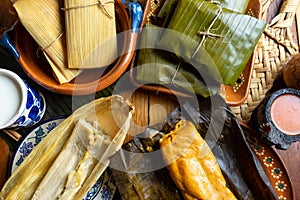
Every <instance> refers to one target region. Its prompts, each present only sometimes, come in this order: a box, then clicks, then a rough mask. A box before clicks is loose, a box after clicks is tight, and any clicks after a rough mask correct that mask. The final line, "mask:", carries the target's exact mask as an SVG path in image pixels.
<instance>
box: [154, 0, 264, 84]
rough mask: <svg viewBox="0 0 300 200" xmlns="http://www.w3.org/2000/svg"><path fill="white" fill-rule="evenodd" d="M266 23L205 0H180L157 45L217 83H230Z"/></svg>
mask: <svg viewBox="0 0 300 200" xmlns="http://www.w3.org/2000/svg"><path fill="white" fill-rule="evenodd" d="M265 26H266V23H265V22H263V21H261V20H258V19H256V18H254V17H251V16H248V15H244V14H240V13H237V12H234V11H231V10H228V9H225V8H223V9H221V7H220V6H218V5H215V4H212V3H210V2H206V1H201V0H198V1H192V0H181V1H180V2H179V3H178V6H177V8H176V12H175V14H174V15H173V17H172V19H171V21H170V24H169V26H168V29H167V31H165V32H164V33H163V35H162V38H161V40H160V41H159V42H158V47H159V48H162V49H165V50H167V51H170V52H173V53H175V54H176V55H177V56H178V57H180V58H181V59H183V60H185V61H186V62H189V63H191V64H192V65H193V66H195V67H196V68H197V70H199V71H201V70H202V67H203V65H204V66H205V68H207V70H208V71H209V73H210V75H211V76H212V77H213V78H214V79H215V80H217V81H218V82H220V83H223V84H226V85H233V84H234V83H235V82H236V80H237V79H238V77H239V75H240V73H241V72H242V70H243V69H244V67H245V65H246V64H247V62H248V60H249V58H250V56H251V54H252V52H253V51H254V48H255V46H256V44H257V42H258V40H259V38H260V36H261V34H262V32H263V30H264V29H265Z"/></svg>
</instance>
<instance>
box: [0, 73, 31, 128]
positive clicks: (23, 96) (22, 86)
mask: <svg viewBox="0 0 300 200" xmlns="http://www.w3.org/2000/svg"><path fill="white" fill-rule="evenodd" d="M0 74H1V75H5V76H7V77H8V78H10V79H12V80H13V81H14V82H15V83H16V84H17V86H18V87H19V88H20V91H21V104H20V106H19V108H18V111H17V112H16V113H15V115H14V116H13V117H12V118H11V119H9V120H8V121H7V122H6V123H3V124H0V129H5V128H9V127H10V126H11V125H13V124H14V123H15V122H16V121H17V119H19V117H20V116H21V115H22V114H23V111H24V108H25V105H26V101H27V97H26V94H27V92H26V90H27V88H26V85H25V83H24V81H23V80H22V79H21V78H20V77H19V76H18V75H17V74H16V73H14V72H12V71H10V70H7V69H3V68H0Z"/></svg>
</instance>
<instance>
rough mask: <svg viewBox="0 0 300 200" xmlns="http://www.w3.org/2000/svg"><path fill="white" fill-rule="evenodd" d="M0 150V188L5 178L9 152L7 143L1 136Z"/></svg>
mask: <svg viewBox="0 0 300 200" xmlns="http://www.w3.org/2000/svg"><path fill="white" fill-rule="evenodd" d="M0 152H1V153H0V188H2V187H3V185H4V183H5V181H6V178H7V172H8V164H9V155H10V152H9V147H8V145H7V144H6V142H5V141H4V140H3V139H2V138H1V137H0Z"/></svg>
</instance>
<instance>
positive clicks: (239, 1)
mask: <svg viewBox="0 0 300 200" xmlns="http://www.w3.org/2000/svg"><path fill="white" fill-rule="evenodd" d="M179 1H180V0H166V1H165V3H164V4H163V6H162V7H161V9H160V11H159V13H158V17H159V18H160V19H163V21H164V25H167V23H168V22H169V20H170V18H171V17H172V16H173V14H174V13H175V9H176V6H177V4H178V2H179ZM206 1H208V2H213V0H206ZM218 3H220V6H221V7H222V8H227V9H229V10H232V11H235V12H239V13H245V11H246V9H247V6H248V3H249V0H219V1H218ZM168 19H169V20H168Z"/></svg>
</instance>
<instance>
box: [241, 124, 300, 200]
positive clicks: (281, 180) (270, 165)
mask: <svg viewBox="0 0 300 200" xmlns="http://www.w3.org/2000/svg"><path fill="white" fill-rule="evenodd" d="M241 126H242V128H243V130H244V131H245V134H246V136H247V141H248V143H249V144H250V147H251V148H252V150H253V152H254V153H255V155H256V157H257V158H258V160H259V161H260V164H261V165H262V167H263V168H264V171H265V173H266V175H267V176H268V178H269V180H270V183H271V185H272V187H273V188H274V191H275V193H276V194H277V197H278V199H286V200H288V199H295V193H294V188H293V184H292V182H291V180H290V176H289V173H288V171H287V170H286V167H285V165H284V163H283V161H282V160H281V159H280V157H279V155H278V154H277V153H276V151H275V150H274V149H273V148H272V147H270V146H268V145H266V144H264V143H263V142H262V141H261V140H260V138H259V136H258V134H257V133H256V132H255V131H254V130H253V129H251V128H250V127H249V126H247V125H245V124H241Z"/></svg>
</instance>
